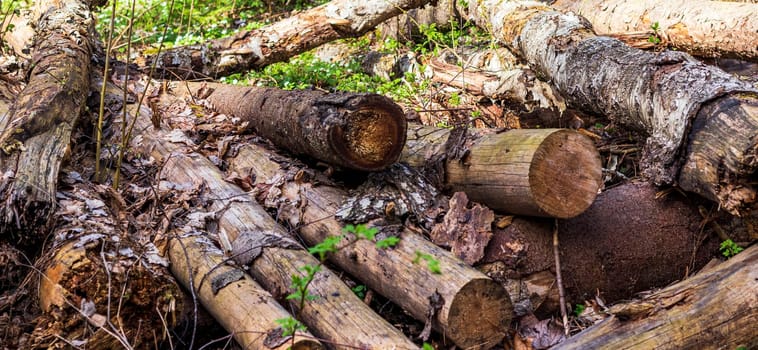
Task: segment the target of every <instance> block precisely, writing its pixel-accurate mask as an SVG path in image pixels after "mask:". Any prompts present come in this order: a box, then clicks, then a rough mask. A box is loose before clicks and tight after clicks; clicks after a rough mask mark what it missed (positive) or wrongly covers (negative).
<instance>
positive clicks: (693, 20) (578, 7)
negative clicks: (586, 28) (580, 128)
mask: <svg viewBox="0 0 758 350" xmlns="http://www.w3.org/2000/svg"><path fill="white" fill-rule="evenodd" d="M552 6H554V7H556V8H559V9H561V10H564V11H572V12H574V13H577V14H578V15H580V16H582V17H584V18H586V19H588V20H589V21H590V22H591V23H592V26H593V27H594V28H595V31H596V32H597V33H598V34H601V35H613V34H622V33H628V32H645V33H646V34H647V35H645V36H644V37H645V40H646V41H647V39H648V38H649V37H650V36H657V37H658V38H659V39H661V42H660V43H659V45H663V46H665V47H670V48H674V49H676V50H679V51H684V52H687V53H690V54H692V55H695V56H703V57H733V58H741V59H747V60H758V46H756V44H755V43H756V42H758V4H748V3H742V4H740V3H728V2H721V1H709V0H695V1H689V0H679V1H667V2H665V3H661V2H657V1H652V0H648V1H635V2H629V1H623V0H614V1H602V2H601V1H565V0H559V1H557V2H555V3H553V4H552ZM654 23H657V25H656V27H657V29H656V30H653V29H651V27H652V26H653V25H654Z"/></svg>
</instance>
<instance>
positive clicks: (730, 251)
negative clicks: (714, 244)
mask: <svg viewBox="0 0 758 350" xmlns="http://www.w3.org/2000/svg"><path fill="white" fill-rule="evenodd" d="M719 250H720V251H721V255H723V256H724V257H727V258H731V257H733V256H735V255H737V254H739V253H740V252H741V251H743V250H744V248H742V247H740V246H739V245H737V243H734V241H732V240H731V239H727V240H726V241H723V242H721V245H720V246H719Z"/></svg>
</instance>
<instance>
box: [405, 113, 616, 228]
mask: <svg viewBox="0 0 758 350" xmlns="http://www.w3.org/2000/svg"><path fill="white" fill-rule="evenodd" d="M401 160H402V161H404V162H407V163H408V164H410V165H411V166H416V167H427V168H429V170H431V171H432V172H434V171H438V172H440V173H439V174H436V175H432V177H438V178H440V179H443V180H442V182H443V184H444V186H445V187H447V188H449V189H450V190H451V191H463V192H466V194H467V195H468V196H469V198H470V199H471V200H473V201H476V202H480V203H484V204H486V205H487V206H489V207H491V208H493V209H498V210H502V211H506V212H509V213H514V214H521V215H532V216H548V217H556V218H569V217H574V216H576V215H579V214H581V213H582V212H583V211H584V210H586V209H587V208H588V207H589V206H590V205H591V204H592V201H593V200H595V196H597V192H598V190H599V189H600V187H601V186H602V164H601V163H600V156H599V155H598V153H597V150H596V149H595V145H594V143H593V142H592V140H590V139H589V138H588V137H586V136H584V135H581V134H579V133H577V132H575V131H572V130H567V129H516V130H510V131H506V132H502V133H495V132H487V131H485V130H479V131H477V130H475V129H457V130H455V129H454V130H452V131H451V130H448V129H440V128H434V127H428V126H420V125H416V126H413V127H411V128H410V130H409V131H408V140H407V142H406V148H405V149H404V150H403V155H402V157H401Z"/></svg>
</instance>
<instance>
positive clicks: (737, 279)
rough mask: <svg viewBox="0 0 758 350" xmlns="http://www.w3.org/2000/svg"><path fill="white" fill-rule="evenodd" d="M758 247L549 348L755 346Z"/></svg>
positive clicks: (613, 310)
mask: <svg viewBox="0 0 758 350" xmlns="http://www.w3.org/2000/svg"><path fill="white" fill-rule="evenodd" d="M756 265H758V246H756V245H754V246H752V247H750V248H748V249H746V250H745V251H743V252H742V253H739V254H737V255H736V256H734V257H732V258H731V259H729V260H727V261H725V262H722V263H721V264H719V265H717V266H715V267H713V268H710V269H707V270H705V271H702V272H700V273H698V274H697V275H695V276H693V277H692V278H689V279H686V280H684V281H682V282H679V283H677V284H674V285H672V286H670V287H667V288H665V289H663V290H660V291H657V292H654V293H652V294H650V295H649V296H647V297H645V298H643V299H641V300H635V301H632V302H628V303H622V304H618V305H614V306H612V307H610V309H609V310H608V312H609V313H610V314H611V315H612V316H611V317H609V318H607V319H605V320H603V321H601V322H600V323H598V324H596V325H594V326H592V327H590V328H588V329H586V330H584V331H583V332H581V333H579V334H576V335H574V336H573V337H571V338H569V339H568V340H567V341H565V342H564V343H561V344H559V345H558V346H556V347H554V348H553V349H592V348H599V347H603V348H612V349H725V348H726V349H737V348H740V347H744V348H746V349H750V348H754V347H756V346H758V338H756V335H755V325H756V324H758V293H756V290H758V269H756Z"/></svg>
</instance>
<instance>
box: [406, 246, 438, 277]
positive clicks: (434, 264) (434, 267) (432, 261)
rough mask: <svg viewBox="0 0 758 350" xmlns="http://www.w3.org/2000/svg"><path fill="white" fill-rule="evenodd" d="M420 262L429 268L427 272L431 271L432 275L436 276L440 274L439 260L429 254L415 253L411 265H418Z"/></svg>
mask: <svg viewBox="0 0 758 350" xmlns="http://www.w3.org/2000/svg"><path fill="white" fill-rule="evenodd" d="M421 260H424V261H425V262H426V267H427V268H429V271H431V272H432V273H434V274H438V275H439V274H441V273H442V269H441V268H440V261H439V260H437V259H436V258H434V257H433V256H432V255H430V254H426V253H422V252H419V251H416V257H415V258H414V259H413V263H414V264H418V263H419V262H421Z"/></svg>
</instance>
